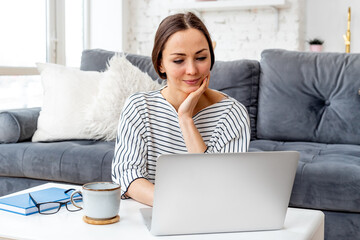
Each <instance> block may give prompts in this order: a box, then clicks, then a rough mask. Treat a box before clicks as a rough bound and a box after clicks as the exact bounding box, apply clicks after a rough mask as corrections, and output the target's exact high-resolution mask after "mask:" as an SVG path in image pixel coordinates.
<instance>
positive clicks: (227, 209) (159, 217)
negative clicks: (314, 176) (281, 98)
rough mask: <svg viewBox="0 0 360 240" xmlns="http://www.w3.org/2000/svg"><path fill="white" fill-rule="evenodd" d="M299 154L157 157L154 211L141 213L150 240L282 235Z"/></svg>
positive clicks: (150, 209)
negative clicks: (259, 233)
mask: <svg viewBox="0 0 360 240" xmlns="http://www.w3.org/2000/svg"><path fill="white" fill-rule="evenodd" d="M298 161H299V153H298V152H295V151H279V152H246V153H221V154H218V153H216V154H173V155H161V156H160V157H159V158H158V160H157V167H156V179H155V192H154V202H153V208H142V209H140V211H141V214H142V215H143V218H144V220H145V224H146V225H147V226H148V228H149V230H150V232H151V233H152V234H153V235H177V234H197V233H220V232H221V233H224V232H239V231H260V230H276V229H281V228H282V227H283V225H284V221H285V216H286V212H287V208H288V204H289V200H290V195H291V190H292V187H293V183H294V178H295V173H296V169H297V165H298Z"/></svg>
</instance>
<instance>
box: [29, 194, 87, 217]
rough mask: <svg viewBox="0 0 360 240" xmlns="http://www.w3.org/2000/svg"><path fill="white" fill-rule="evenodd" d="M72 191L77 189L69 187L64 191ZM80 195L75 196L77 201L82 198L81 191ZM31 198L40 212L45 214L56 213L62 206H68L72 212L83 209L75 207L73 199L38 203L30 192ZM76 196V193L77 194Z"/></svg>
mask: <svg viewBox="0 0 360 240" xmlns="http://www.w3.org/2000/svg"><path fill="white" fill-rule="evenodd" d="M70 191H75V189H73V188H71V189H68V190H66V191H64V193H65V194H67V193H68V192H70ZM79 195H80V197H76V198H74V200H75V202H80V201H81V200H82V195H81V193H79ZM29 196H30V199H31V201H33V202H34V204H35V206H36V207H37V209H38V212H39V213H40V214H44V215H50V214H54V213H57V212H58V211H59V210H60V208H61V207H62V206H64V205H65V206H66V209H67V210H68V211H70V212H76V211H79V210H81V208H75V207H73V205H72V204H71V201H70V200H68V201H66V202H43V203H38V202H37V201H36V200H35V199H34V197H33V196H31V194H30V193H29ZM75 196H76V195H75Z"/></svg>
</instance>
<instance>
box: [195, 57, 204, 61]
mask: <svg viewBox="0 0 360 240" xmlns="http://www.w3.org/2000/svg"><path fill="white" fill-rule="evenodd" d="M205 59H206V57H199V58H197V60H199V61H204V60H205Z"/></svg>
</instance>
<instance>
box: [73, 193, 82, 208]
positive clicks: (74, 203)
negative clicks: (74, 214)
mask: <svg viewBox="0 0 360 240" xmlns="http://www.w3.org/2000/svg"><path fill="white" fill-rule="evenodd" d="M77 193H79V194H81V191H80V190H77V191H75V192H73V193H72V194H71V197H70V201H71V203H72V204H73V205H74V206H75V207H77V208H80V209H82V207H80V206H78V205H77V204H76V202H75V201H74V199H73V197H74V195H75V194H77Z"/></svg>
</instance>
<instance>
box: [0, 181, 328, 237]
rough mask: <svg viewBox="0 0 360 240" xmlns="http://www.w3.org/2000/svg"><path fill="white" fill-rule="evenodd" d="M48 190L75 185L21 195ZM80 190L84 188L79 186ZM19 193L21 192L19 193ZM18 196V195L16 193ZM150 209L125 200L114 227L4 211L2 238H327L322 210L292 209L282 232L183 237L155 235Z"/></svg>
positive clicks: (64, 215)
mask: <svg viewBox="0 0 360 240" xmlns="http://www.w3.org/2000/svg"><path fill="white" fill-rule="evenodd" d="M47 187H62V188H71V187H74V185H66V184H54V183H47V184H44V185H41V186H38V187H34V188H30V189H27V190H24V191H21V192H19V193H24V192H29V191H35V190H39V189H42V188H47ZM75 188H80V186H75ZM15 194H18V193H15ZM12 195H14V194H12ZM143 207H146V206H145V205H143V204H140V203H138V202H135V201H133V200H122V201H121V204H120V211H119V215H120V222H118V223H115V224H110V225H89V224H87V223H85V222H83V220H82V216H83V211H78V212H68V211H67V210H66V209H65V208H62V209H61V210H60V211H59V212H58V213H56V214H53V215H47V216H45V215H40V214H33V215H30V216H22V215H19V214H14V213H9V212H5V211H0V238H10V239H46V240H47V239H62V240H63V239H126V240H128V239H142V240H145V239H161V240H168V239H176V240H177V239H195V240H197V239H204V240H205V239H206V240H212V239H221V240H224V239H248V240H249V239H250V240H254V239H259V240H260V239H261V240H263V239H268V240H271V239H276V240H281V239H284V240H285V239H286V240H288V239H291V240H305V239H311V240H320V239H321V240H322V239H324V214H323V213H322V212H321V211H316V210H305V209H296V208H289V209H288V212H287V216H286V220H285V225H284V228H283V229H282V230H277V231H259V232H238V233H222V234H197V235H181V236H180V235H179V236H165V237H154V236H152V235H151V234H150V233H149V231H148V229H147V227H146V226H145V224H144V223H143V219H142V216H141V214H140V212H139V209H140V208H143Z"/></svg>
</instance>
